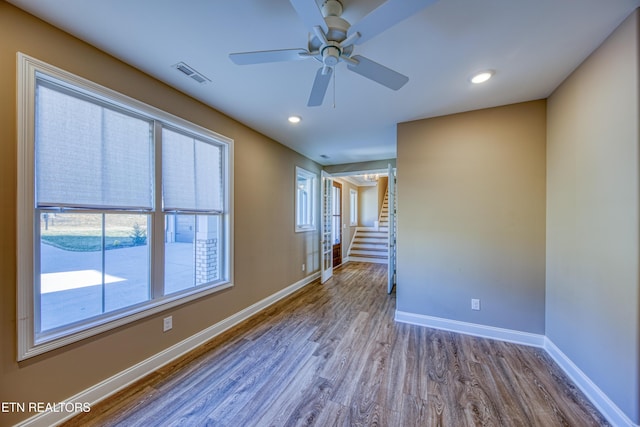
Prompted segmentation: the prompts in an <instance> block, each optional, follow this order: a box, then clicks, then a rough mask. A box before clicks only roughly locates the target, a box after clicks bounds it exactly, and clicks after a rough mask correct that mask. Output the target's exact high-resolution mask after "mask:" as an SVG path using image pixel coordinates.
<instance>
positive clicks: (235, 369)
mask: <svg viewBox="0 0 640 427" xmlns="http://www.w3.org/2000/svg"><path fill="white" fill-rule="evenodd" d="M386 279H387V271H386V266H385V265H382V264H371V263H348V264H345V265H344V266H343V267H341V268H339V269H336V271H335V272H334V276H333V278H332V279H330V280H329V281H328V282H327V283H325V284H324V285H321V284H320V283H319V282H318V281H316V282H313V283H312V284H310V285H308V286H306V287H304V288H303V289H301V290H300V291H298V292H296V293H295V294H293V295H291V296H290V297H288V298H285V299H284V300H281V301H280V302H278V303H276V304H274V305H273V306H271V307H269V308H268V309H266V310H265V311H263V312H261V313H260V314H258V315H256V316H255V317H253V318H251V319H249V320H248V321H246V322H243V323H242V324H240V325H238V326H236V327H235V328H233V329H231V330H229V331H227V332H226V333H223V334H222V335H221V336H218V337H217V338H215V339H214V340H213V341H211V342H210V343H208V344H206V345H204V346H202V347H201V348H199V349H198V350H197V351H195V352H193V353H191V354H189V355H187V356H185V357H183V358H182V359H180V360H178V361H175V362H174V363H172V364H170V365H169V366H165V367H164V368H162V369H161V370H159V371H157V372H156V373H155V374H152V375H150V376H149V377H147V378H145V379H143V380H141V381H140V382H138V383H137V384H135V385H134V386H132V387H129V388H127V389H125V390H123V391H121V392H120V393H118V394H117V395H115V396H113V397H111V398H109V399H107V400H106V401H105V402H103V403H102V404H98V405H95V406H94V407H93V408H92V410H91V412H89V413H85V414H82V415H80V416H78V417H76V418H74V419H72V420H71V421H69V422H68V423H66V424H65V425H67V426H90V425H100V426H107V425H111V426H116V425H118V426H120V425H126V426H149V425H153V426H172V425H189V426H192V425H193V426H195V425H198V426H201V425H212V426H293V425H316V426H333V425H341V426H342V425H379V426H393V427H396V426H436V425H438V426H474V425H494V426H498V425H503V426H545V427H548V426H580V427H583V426H599V425H607V424H606V422H605V421H604V419H602V417H600V415H599V414H598V413H597V411H596V410H595V409H594V408H593V407H592V406H591V405H590V404H589V403H588V402H587V401H586V400H585V398H584V396H582V395H581V394H580V392H579V391H578V390H577V389H576V387H575V386H573V385H572V384H571V383H570V382H569V381H568V380H567V379H566V377H565V375H564V374H563V373H562V371H561V370H560V369H559V368H558V367H557V366H555V365H554V363H553V362H552V361H551V359H550V358H549V357H548V356H547V355H546V353H545V352H544V351H543V350H541V349H537V348H532V347H524V346H520V345H515V344H511V343H505V342H500V341H494V340H489V339H483V338H475V337H470V336H464V335H459V334H455V333H451V332H446V331H440V330H435V329H428V328H423V327H418V326H413V325H408V324H402V323H396V322H395V321H394V320H393V315H394V310H395V293H393V294H391V295H387V293H386Z"/></svg>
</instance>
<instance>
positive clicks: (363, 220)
mask: <svg viewBox="0 0 640 427" xmlns="http://www.w3.org/2000/svg"><path fill="white" fill-rule="evenodd" d="M377 220H378V188H377V187H376V186H365V187H358V225H359V226H360V227H373V226H374V223H375V221H377Z"/></svg>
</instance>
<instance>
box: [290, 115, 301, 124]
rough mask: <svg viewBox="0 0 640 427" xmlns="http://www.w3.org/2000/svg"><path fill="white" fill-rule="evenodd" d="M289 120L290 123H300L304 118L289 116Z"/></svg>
mask: <svg viewBox="0 0 640 427" xmlns="http://www.w3.org/2000/svg"><path fill="white" fill-rule="evenodd" d="M288 120H289V123H293V124H296V123H300V120H302V119H301V118H300V116H289V119H288Z"/></svg>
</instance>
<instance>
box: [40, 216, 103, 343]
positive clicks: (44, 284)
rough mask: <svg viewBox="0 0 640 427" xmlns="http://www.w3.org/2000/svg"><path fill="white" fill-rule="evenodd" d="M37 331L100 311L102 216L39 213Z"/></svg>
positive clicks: (78, 319)
mask: <svg viewBox="0 0 640 427" xmlns="http://www.w3.org/2000/svg"><path fill="white" fill-rule="evenodd" d="M40 218H41V221H40V234H41V239H40V242H41V244H40V272H41V274H40V295H39V296H40V306H41V310H40V311H41V315H40V331H46V330H49V329H52V328H55V327H58V326H63V325H67V324H69V323H73V322H77V321H80V320H84V319H88V318H90V317H93V316H97V315H99V314H101V313H102V215H101V214H59V213H56V214H52V213H43V214H41V215H40Z"/></svg>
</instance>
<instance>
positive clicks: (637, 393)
mask: <svg viewBox="0 0 640 427" xmlns="http://www.w3.org/2000/svg"><path fill="white" fill-rule="evenodd" d="M639 27H640V12H639V11H638V10H636V11H635V12H634V13H633V14H632V15H631V16H630V17H629V18H628V19H627V20H626V21H625V22H624V24H623V25H622V26H621V27H620V28H619V29H618V30H616V32H614V33H613V35H612V36H610V37H609V39H608V40H607V41H606V42H605V43H604V44H603V45H602V46H601V47H600V48H599V49H597V50H596V51H595V52H594V53H593V54H592V55H591V56H590V57H589V58H588V59H587V60H586V61H585V62H584V63H583V64H582V65H581V66H580V67H579V68H578V69H577V70H576V71H575V72H574V73H573V74H572V75H571V76H570V77H569V78H568V79H567V80H566V81H565V82H564V83H563V84H562V85H561V86H560V87H559V88H558V89H557V90H556V91H555V92H554V93H553V95H552V96H551V97H550V98H549V102H548V151H547V165H548V171H547V249H546V257H547V278H546V280H547V287H546V332H547V336H548V337H549V338H550V339H551V340H552V341H553V343H554V344H555V345H556V346H558V347H559V348H560V350H562V352H564V353H565V354H566V355H567V356H568V357H570V358H571V360H572V361H573V362H574V363H575V364H576V365H577V366H578V367H579V368H580V369H581V370H582V371H583V372H584V373H586V374H587V375H588V376H589V378H590V379H591V380H592V381H593V382H594V383H595V384H596V385H597V386H598V387H600V389H601V390H603V391H604V392H605V393H606V394H607V396H609V398H610V399H612V400H613V401H614V402H615V403H616V404H617V405H618V406H619V407H620V408H621V409H622V410H623V411H624V412H625V413H626V414H627V416H628V417H629V418H630V419H631V420H632V421H633V422H634V423H635V424H639V423H640V371H639V370H640V354H639V353H640V282H639V273H638V260H639V257H640V252H639V248H638V246H639V244H638V238H639V235H640V234H639V227H638V225H639V221H640V216H639V213H638V206H639V190H640V188H639V185H638V178H639V167H638V162H639V160H638V159H639V157H638V156H639V150H638V145H639V143H640V135H639V134H640V129H639V127H638V126H639V125H638V118H639V117H640V95H639V90H640V85H639V84H638V79H639V77H638V76H639V73H640V68H639V59H640V41H639V39H640V31H639Z"/></svg>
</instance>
